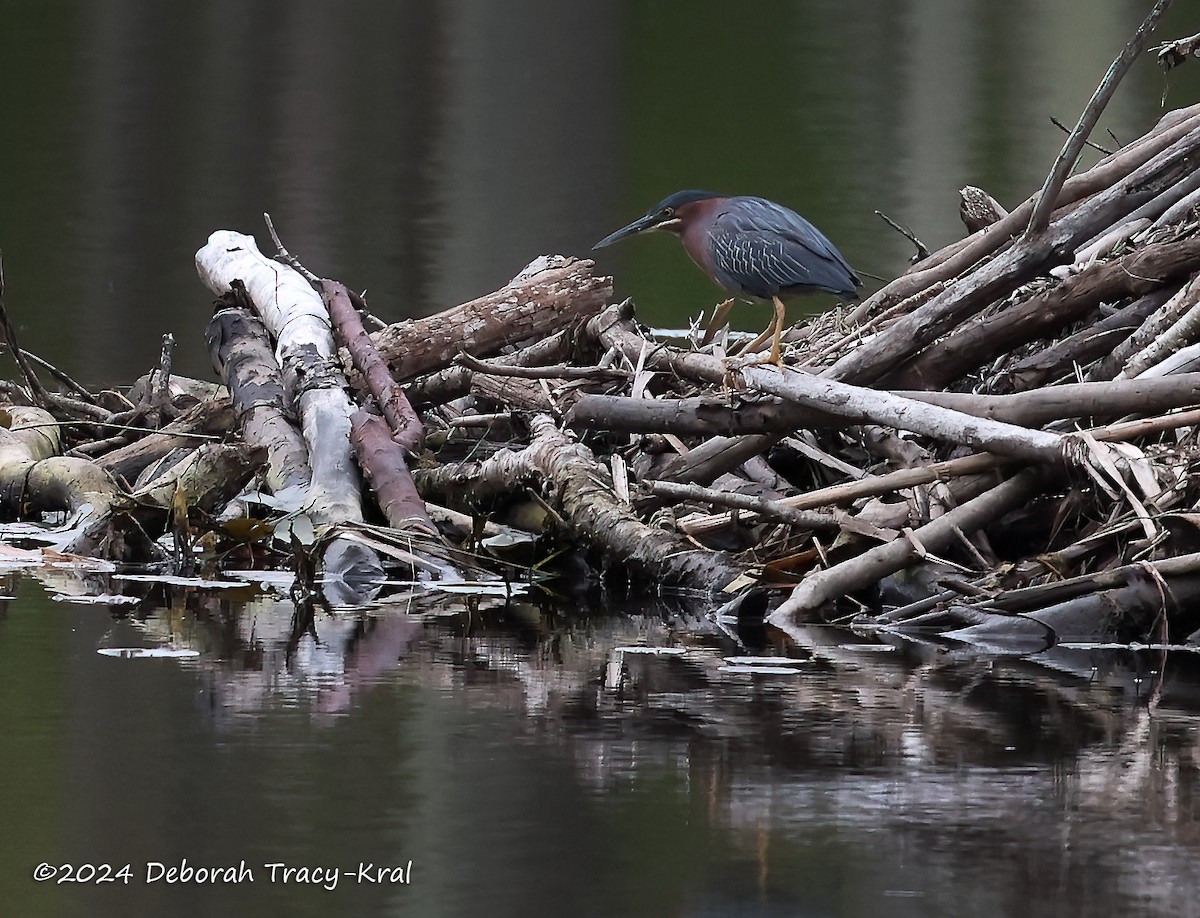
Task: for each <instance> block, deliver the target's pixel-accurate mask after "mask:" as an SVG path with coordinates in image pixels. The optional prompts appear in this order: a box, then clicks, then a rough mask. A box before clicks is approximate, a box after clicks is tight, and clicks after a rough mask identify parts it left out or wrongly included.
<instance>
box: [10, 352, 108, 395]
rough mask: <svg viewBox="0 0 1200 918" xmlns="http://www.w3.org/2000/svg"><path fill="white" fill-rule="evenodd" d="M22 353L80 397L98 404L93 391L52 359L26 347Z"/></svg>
mask: <svg viewBox="0 0 1200 918" xmlns="http://www.w3.org/2000/svg"><path fill="white" fill-rule="evenodd" d="M21 353H22V354H24V355H25V357H26V358H27V359H29V360H32V361H33V362H34V363H36V364H37V365H38V366H40V367H42V368H43V369H45V371H46V372H47V373H49V374H50V375H51V376H53V377H54V378H55V379H57V380H58V381H59V382H61V383H62V384H63V385H65V386H69V387H70V388H71V389H73V390H75V394H76V395H78V396H79V397H80V398H82V399H85V400H86V401H89V402H91V403H92V404H97V403H98V402H99V401H100V400H99V399H98V398H97V397H96V396H95V395H93V394H92V393H91V392H89V391H88V390H87V388H86V387H85V386H84V385H83V384H82V383H79V382H76V381H75V380H74V379H72V378H71V377H70V376H69V375H67V374H66V373H64V372H63V371H62V370H60V369H59V368H58V367H56V366H55V365H54V364H52V363H50V361H48V360H45V359H43V358H41V357H39V356H38V355H37V354H35V353H33V352H32V351H27V350H25V349H24V348H22V349H21Z"/></svg>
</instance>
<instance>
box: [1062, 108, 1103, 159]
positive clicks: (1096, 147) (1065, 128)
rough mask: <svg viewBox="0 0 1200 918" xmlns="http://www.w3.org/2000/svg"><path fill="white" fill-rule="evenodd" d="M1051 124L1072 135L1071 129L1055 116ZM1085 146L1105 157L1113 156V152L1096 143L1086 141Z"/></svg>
mask: <svg viewBox="0 0 1200 918" xmlns="http://www.w3.org/2000/svg"><path fill="white" fill-rule="evenodd" d="M1050 123H1051V124H1053V125H1054V126H1055V127H1056V128H1058V129H1059V130H1060V131H1062V132H1063V133H1064V134H1068V135H1069V134H1070V133H1071V129H1070V128H1069V127H1067V126H1066V125H1065V124H1063V123H1062V122H1061V121H1059V120H1058V119H1057V118H1055V117H1054V116H1053V115H1051V116H1050ZM1084 144H1086V145H1087V146H1089V147H1091V148H1092V149H1093V150H1098V151H1099V152H1101V153H1103V154H1104V155H1105V156H1112V154H1113V151H1112V150H1108V149H1105V148H1104V147H1102V146H1100V144H1098V143H1094V142H1093V141H1091V140H1084Z"/></svg>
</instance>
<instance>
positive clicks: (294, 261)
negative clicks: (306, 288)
mask: <svg viewBox="0 0 1200 918" xmlns="http://www.w3.org/2000/svg"><path fill="white" fill-rule="evenodd" d="M263 220H264V221H265V222H266V224H267V232H268V233H270V234H271V241H272V242H274V243H275V248H276V249H277V250H278V251H277V252H276V254H275V258H276V259H278V260H279V261H282V262H283V263H284V264H285V265H287V266H288V267H290V268H293V269H295V270H296V271H297V272H298V273H299V274H301V275H302V276H303V277H304V279H305V280H306V281H308V282H309V283H310V284H313V285H316V284H319V283H320V282H321V278H319V277H317V275H315V274H313V273H312V271H310V270H308V268H306V267H304V265H302V264H301V263H300V259H299V258H297V257H296V256H295V255H293V254H292V253H291V252H289V251H288V250H287V249H285V248H284V247H283V243H282V242H280V241H279V234H278V233H277V232H275V224H274V223H272V222H271V215H270V214H268V213H264V214H263Z"/></svg>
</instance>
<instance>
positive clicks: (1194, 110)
mask: <svg viewBox="0 0 1200 918" xmlns="http://www.w3.org/2000/svg"><path fill="white" fill-rule="evenodd" d="M1196 127H1200V104H1196V105H1193V106H1191V107H1190V108H1186V109H1181V110H1178V111H1173V112H1168V113H1167V114H1165V115H1164V116H1163V117H1162V118H1160V119H1159V122H1158V124H1157V125H1155V127H1154V128H1153V129H1152V130H1151V131H1150V132H1149V133H1147V134H1145V135H1143V136H1142V137H1139V138H1138V139H1137V140H1134V141H1132V142H1131V143H1129V144H1126V145H1125V146H1124V147H1122V148H1121V149H1120V150H1117V151H1116V152H1115V153H1113V154H1111V155H1109V156H1106V157H1105V158H1104V159H1102V160H1100V162H1098V163H1096V165H1094V166H1092V168H1090V169H1088V170H1086V171H1085V172H1081V173H1079V174H1078V175H1073V176H1071V177H1070V178H1069V179H1067V181H1066V182H1065V183H1064V184H1063V187H1062V191H1060V192H1059V195H1058V199H1057V201H1056V202H1055V207H1057V208H1059V209H1060V211H1064V212H1065V211H1066V210H1067V209H1069V208H1071V207H1072V206H1073V205H1075V204H1077V203H1078V202H1079V201H1082V200H1084V199H1085V198H1088V197H1090V196H1091V195H1094V194H1096V193H1097V192H1100V191H1102V190H1104V189H1106V188H1110V187H1112V186H1113V185H1115V184H1116V183H1117V182H1120V181H1122V180H1123V179H1125V178H1126V177H1128V176H1129V174H1130V173H1132V172H1133V171H1134V170H1136V169H1138V168H1140V167H1141V166H1143V165H1145V164H1146V163H1147V162H1149V161H1150V160H1151V159H1153V158H1154V157H1155V156H1157V155H1158V154H1159V153H1161V152H1162V151H1163V150H1165V149H1167V148H1168V147H1169V146H1171V145H1172V144H1173V143H1175V142H1176V141H1177V140H1179V139H1180V138H1181V137H1183V136H1185V135H1186V134H1187V133H1188V132H1190V131H1191V130H1193V129H1194V128H1196ZM1033 204H1034V198H1033V197H1030V198H1028V199H1027V200H1026V201H1025V202H1024V203H1023V204H1021V205H1020V206H1019V207H1017V208H1016V209H1015V210H1013V211H1011V212H1010V213H1009V214H1008V216H1006V217H1004V218H1003V219H1001V220H999V221H997V222H996V223H993V224H991V225H990V226H987V227H984V228H983V229H982V230H979V231H978V232H976V233H975V234H974V235H971V236H968V237H967V238H966V239H964V240H962V241H961V242H958V243H954V244H952V245H948V246H946V247H945V248H944V249H941V250H939V251H937V252H934V253H933V254H931V255H930V256H929V258H926V259H924V260H923V261H921V262H919V263H917V264H916V265H914V266H913V267H912V268H910V269H909V270H908V271H907V272H906V273H904V274H902V275H901V276H900V277H898V278H896V279H895V280H893V281H891V282H890V283H888V284H886V285H884V286H883V287H882V288H881V289H880V290H877V291H876V292H875V293H873V294H872V295H871V296H869V297H868V298H867V299H865V300H863V302H862V303H860V304H859V305H858V306H857V307H856V308H855V309H854V311H853V312H851V314H850V316H849V317H848V321H850V322H854V323H859V322H862V321H864V320H865V319H867V318H868V317H869V316H874V315H877V314H879V313H880V312H883V311H885V310H887V309H890V308H891V307H892V306H895V305H896V304H897V303H900V302H902V301H903V300H906V299H908V298H909V297H912V296H914V295H916V294H919V293H920V292H921V291H922V290H925V289H927V288H929V287H930V286H932V285H934V284H936V283H938V282H939V281H940V282H945V281H949V280H951V279H952V278H955V277H957V276H958V275H959V274H960V273H962V272H963V271H966V270H967V269H969V268H971V267H972V266H973V265H975V264H977V263H978V262H980V261H982V260H983V259H986V258H988V257H990V256H992V255H994V254H995V253H996V252H997V251H999V250H1000V248H1001V247H1002V246H1004V245H1007V244H1008V243H1009V241H1010V240H1012V239H1013V238H1015V237H1016V236H1017V235H1019V234H1020V233H1021V232H1022V231H1023V230H1024V229H1025V228H1026V227H1027V226H1028V224H1029V218H1030V216H1031V215H1032V214H1033Z"/></svg>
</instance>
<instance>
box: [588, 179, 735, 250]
mask: <svg viewBox="0 0 1200 918" xmlns="http://www.w3.org/2000/svg"><path fill="white" fill-rule="evenodd" d="M723 197H725V195H722V194H717V193H715V192H712V191H695V190H691V191H677V192H675V193H674V194H672V195H668V196H667V197H665V198H663V199H662V200H661V201H659V202H658V203H657V204H655V205H654V206H653V207H651V208H650V209H649V210H648V211H646V212H645V213H644V214H643V215H642V216H640V217H638V218H637V219H636V220H634V221H633V222H632V223H630V224H629V225H628V226H623V227H621V228H620V229H619V230H617V231H616V232H615V233H611V234H609V235H608V236H605V237H604V238H603V239H601V240H600V241H599V242H597V243H596V244H595V245H594V246H592V248H593V249H602V248H604V247H605V246H607V245H612V244H613V243H614V242H619V241H620V240H622V239H627V238H628V237H630V236H633V235H636V234H637V233H644V232H645V231H646V230H652V229H664V228H675V227H678V226H679V225H680V223H681V219H680V218H679V217H678V216H676V213H675V212H676V211H677V210H678V209H679V208H680V207H683V206H685V205H687V204H695V203H696V202H697V201H712V200H716V199H719V198H723Z"/></svg>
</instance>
